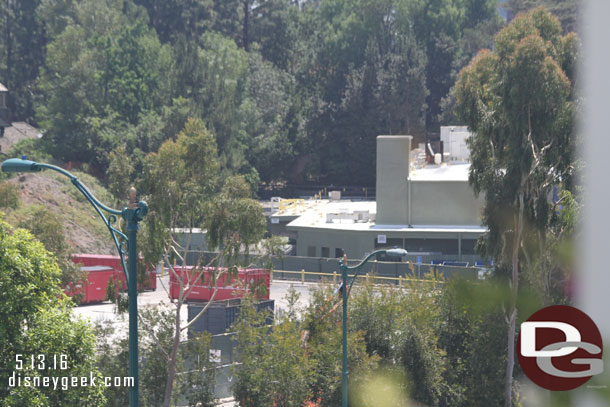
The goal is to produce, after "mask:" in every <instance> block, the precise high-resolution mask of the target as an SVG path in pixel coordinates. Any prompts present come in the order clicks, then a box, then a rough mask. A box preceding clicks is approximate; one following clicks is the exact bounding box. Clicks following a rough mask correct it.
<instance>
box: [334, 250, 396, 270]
mask: <svg viewBox="0 0 610 407" xmlns="http://www.w3.org/2000/svg"><path fill="white" fill-rule="evenodd" d="M386 251H387V250H376V251H374V252H373V253H371V254H369V255H368V256H366V257H365V258H364V260H362V261H361V262H360V263H359V264H358V265H356V266H348V265H347V263H346V264H345V265H344V266H346V268H347V269H348V270H356V273H357V272H358V271H359V270H360V268H361V267H362V266H364V265H365V264H366V263H368V262H369V260H371V259H372V258H373V257H375V256H377V255H378V254H385V253H386ZM354 277H355V276H354Z"/></svg>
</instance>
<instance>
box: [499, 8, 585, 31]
mask: <svg viewBox="0 0 610 407" xmlns="http://www.w3.org/2000/svg"><path fill="white" fill-rule="evenodd" d="M582 4H583V2H582V1H581V0H508V1H507V7H508V8H509V9H510V10H511V11H512V12H513V13H514V14H519V13H524V12H527V11H529V10H532V9H534V8H537V7H545V8H546V9H548V10H549V11H550V12H551V13H552V14H553V15H554V16H555V17H557V18H558V19H559V21H560V22H561V27H562V28H563V32H564V33H569V32H572V31H579V30H578V18H579V17H578V16H579V10H580V8H581V6H582Z"/></svg>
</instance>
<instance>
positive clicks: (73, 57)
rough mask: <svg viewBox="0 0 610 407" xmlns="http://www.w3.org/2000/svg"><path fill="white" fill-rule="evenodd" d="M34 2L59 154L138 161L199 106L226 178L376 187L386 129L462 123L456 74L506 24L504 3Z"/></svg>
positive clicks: (416, 131)
mask: <svg viewBox="0 0 610 407" xmlns="http://www.w3.org/2000/svg"><path fill="white" fill-rule="evenodd" d="M36 4H38V3H36ZM34 9H35V15H36V21H40V22H41V23H40V24H42V27H43V32H44V33H45V35H46V36H47V38H46V39H45V41H47V42H48V45H47V46H46V49H44V47H43V51H45V52H44V53H43V55H46V56H45V58H44V64H43V69H42V71H41V74H40V75H39V78H38V81H37V82H36V84H37V86H35V87H34V88H33V92H34V94H35V95H36V96H37V97H36V98H35V99H36V100H37V101H38V102H37V104H36V106H35V107H36V119H37V120H38V122H39V124H40V126H41V127H42V128H43V130H44V131H45V137H44V139H43V140H44V145H45V148H46V150H47V151H48V152H50V153H51V154H53V156H54V157H55V158H58V159H62V160H79V161H86V162H92V163H94V164H95V165H96V166H97V167H100V169H101V170H105V169H106V168H107V166H108V164H109V161H108V160H109V156H108V154H109V152H110V151H112V150H114V148H116V147H117V146H118V145H124V146H125V151H126V154H127V155H128V156H130V157H132V158H133V164H134V167H135V168H136V170H140V168H141V166H142V165H143V163H142V160H143V158H144V156H145V155H146V154H147V153H149V152H152V151H157V150H158V148H159V147H160V145H161V144H162V142H163V141H165V140H167V139H169V138H172V137H174V135H175V134H176V133H177V132H178V131H179V130H180V129H181V128H182V127H183V125H184V123H185V121H186V119H187V118H188V117H198V118H200V119H202V120H203V122H204V123H205V124H206V126H207V128H208V129H210V130H211V131H212V132H213V133H214V134H215V135H216V139H217V144H218V151H219V153H220V160H219V165H220V168H221V170H222V173H223V176H225V177H226V176H229V175H236V174H240V175H243V176H245V177H246V179H247V180H248V183H250V184H251V185H253V186H254V185H255V184H257V183H259V182H260V181H261V180H262V181H265V182H275V181H285V180H290V181H295V182H303V181H307V180H316V181H328V182H344V183H372V182H373V179H372V174H374V165H375V155H374V149H375V145H374V141H375V136H376V135H378V134H390V133H392V134H396V133H407V134H412V135H414V136H415V137H416V140H420V141H423V138H424V136H425V134H426V133H427V132H436V131H437V128H436V126H437V123H438V121H439V120H442V121H443V122H452V123H454V122H455V117H453V116H452V115H451V109H452V107H453V106H454V105H455V99H453V98H451V97H450V96H447V93H448V90H449V89H450V88H451V86H452V85H453V84H454V80H455V77H456V73H457V71H458V70H459V69H460V68H461V67H463V66H464V65H465V64H466V63H467V62H468V61H469V60H470V58H471V57H472V56H474V55H475V54H476V52H478V50H479V49H480V48H482V47H490V46H491V45H492V38H493V35H494V34H495V32H496V31H497V29H498V28H499V27H500V24H501V23H500V20H499V18H498V16H497V15H496V3H495V1H492V0H467V1H464V0H434V1H421V0H372V1H371V0H347V1H343V0H322V1H306V2H295V1H291V0H264V1H252V0H227V1H211V0H170V1H160V0H103V1H93V0H86V1H82V2H75V1H72V0H61V1H51V0H40V4H39V5H36V6H35V7H34ZM42 60H43V59H41V61H42ZM39 65H40V64H39ZM441 110H442V111H441ZM440 113H442V115H441V116H439V114H440ZM59 146H61V147H59ZM347 174H349V176H348V175H347Z"/></svg>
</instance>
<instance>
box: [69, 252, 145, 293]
mask: <svg viewBox="0 0 610 407" xmlns="http://www.w3.org/2000/svg"><path fill="white" fill-rule="evenodd" d="M140 260H142V258H141V257H140ZM72 261H73V262H74V263H77V264H82V265H83V266H86V267H89V266H107V267H111V268H112V269H114V270H115V274H114V279H115V280H116V281H119V282H120V287H121V289H123V290H126V289H127V282H126V278H125V273H124V272H123V266H122V265H121V258H120V257H119V256H111V255H107V254H82V253H79V254H73V255H72ZM146 271H147V274H146V275H147V276H148V278H147V279H146V281H145V282H144V287H138V288H143V289H144V290H151V291H155V290H156V289H157V274H156V273H155V270H154V269H153V268H152V267H150V266H149V265H148V264H147V265H146Z"/></svg>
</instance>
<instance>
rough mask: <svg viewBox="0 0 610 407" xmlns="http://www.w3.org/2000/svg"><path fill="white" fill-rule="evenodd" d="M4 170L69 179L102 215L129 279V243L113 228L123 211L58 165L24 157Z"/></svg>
mask: <svg viewBox="0 0 610 407" xmlns="http://www.w3.org/2000/svg"><path fill="white" fill-rule="evenodd" d="M2 170H3V171H5V172H39V171H42V170H53V171H56V172H59V173H60V174H62V175H65V176H66V177H68V178H69V179H70V181H71V182H72V184H73V185H74V186H75V187H76V189H78V190H79V191H80V192H81V193H82V194H83V195H84V196H85V198H86V199H87V201H89V203H90V204H91V205H92V206H93V208H94V209H95V211H96V212H97V213H98V215H100V217H101V218H102V220H103V221H104V224H105V225H106V227H107V228H108V231H109V232H110V235H111V236H112V240H113V241H114V245H115V246H116V248H117V250H118V252H119V256H120V258H121V265H122V266H123V273H125V278H127V265H126V263H125V256H124V255H125V253H126V250H125V249H124V248H123V243H126V242H127V241H128V239H127V236H126V235H125V234H124V233H122V232H121V231H120V230H118V229H117V228H115V227H114V226H112V224H113V223H114V222H116V216H115V215H122V214H123V212H122V211H119V210H117V209H112V208H110V207H108V206H106V205H104V204H103V203H101V202H100V201H99V200H98V199H97V198H96V197H95V196H94V195H93V194H92V193H91V191H89V189H88V188H87V187H86V186H85V185H84V184H83V183H82V182H80V180H79V179H78V177H77V176H75V175H73V174H72V173H70V172H69V171H66V170H64V169H63V168H61V167H58V166H56V165H51V164H46V163H38V162H35V161H30V160H26V159H25V157H23V158H21V159H19V158H12V159H8V160H6V161H4V162H3V163H2ZM147 209H148V208H145V209H144V210H143V211H142V212H144V215H145V214H146V212H147ZM102 210H104V211H106V212H108V213H110V216H108V218H106V216H105V215H104V213H103V212H102ZM119 238H121V239H123V242H121V243H119Z"/></svg>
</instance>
